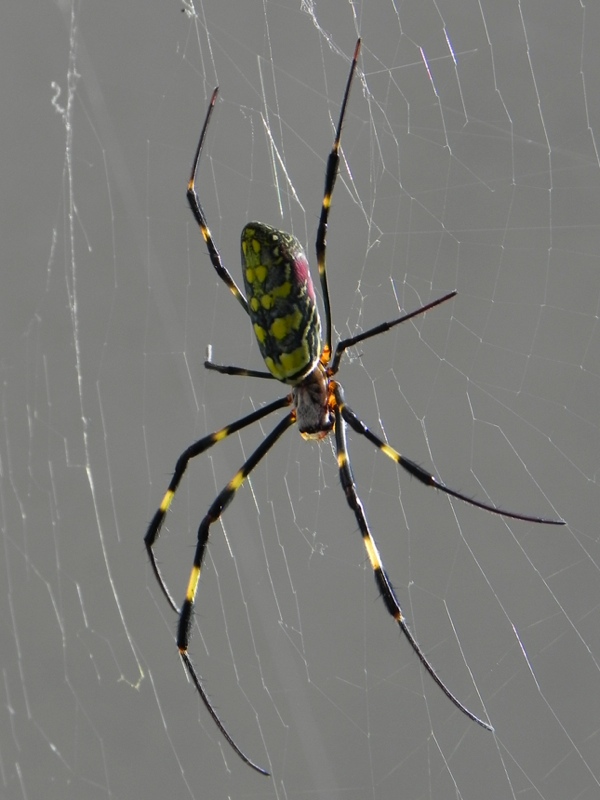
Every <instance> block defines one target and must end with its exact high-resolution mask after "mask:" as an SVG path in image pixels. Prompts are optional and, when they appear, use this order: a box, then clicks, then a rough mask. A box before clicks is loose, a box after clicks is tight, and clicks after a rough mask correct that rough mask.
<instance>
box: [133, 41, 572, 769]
mask: <svg viewBox="0 0 600 800" xmlns="http://www.w3.org/2000/svg"><path fill="white" fill-rule="evenodd" d="M360 45H361V42H360V39H359V40H358V41H357V43H356V47H355V50H354V56H353V58H352V64H351V66H350V74H349V75H348V81H347V83H346V89H345V92H344V97H343V100H342V107H341V110H340V116H339V121H338V125H337V130H336V133H335V139H334V142H333V148H332V150H331V153H330V154H329V158H328V160H327V169H326V172H325V192H324V196H323V204H322V207H321V216H320V220H319V227H318V231H317V239H316V250H317V263H318V266H319V278H320V281H321V292H322V299H323V305H324V309H325V338H324V341H323V338H322V331H321V320H320V317H319V312H318V310H317V304H316V297H315V290H314V286H313V282H312V279H311V276H310V272H309V266H308V261H307V258H306V256H305V254H304V251H303V250H302V247H301V245H300V242H299V241H298V240H297V239H296V238H295V237H294V236H292V235H290V234H289V233H284V232H283V231H279V230H276V229H275V228H271V227H270V226H268V225H264V224H263V223H262V222H250V223H248V224H247V225H246V226H245V227H244V229H243V231H242V271H243V276H244V287H245V290H246V296H245V297H244V295H243V294H242V292H241V291H240V289H239V288H238V286H237V285H236V283H235V281H234V280H233V278H232V277H231V275H230V273H229V271H228V270H227V268H226V267H225V266H224V264H223V262H222V260H221V256H220V254H219V251H218V250H217V247H216V245H215V243H214V241H213V238H212V236H211V234H210V231H209V229H208V225H207V223H206V218H205V216H204V211H203V210H202V206H201V205H200V199H199V197H198V194H197V191H196V177H197V172H198V164H199V162H200V155H201V153H202V147H203V144H204V139H205V136H206V131H207V129H208V124H209V121H210V118H211V115H212V112H213V110H214V107H215V102H216V99H217V93H218V89H215V90H214V92H213V94H212V98H211V101H210V105H209V107H208V112H207V114H206V119H205V120H204V125H203V127H202V132H201V134H200V140H199V142H198V147H197V149H196V154H195V156H194V162H193V166H192V173H191V176H190V180H189V183H188V190H187V198H188V202H189V204H190V207H191V209H192V213H193V215H194V217H195V218H196V221H197V222H198V225H199V226H200V230H201V231H202V235H203V236H204V241H205V242H206V246H207V249H208V253H209V256H210V260H211V262H212V265H213V266H214V268H215V270H216V271H217V274H218V275H219V277H220V278H221V279H222V280H223V281H224V282H225V283H226V284H227V286H228V287H229V289H230V290H231V292H232V294H233V295H234V296H235V297H236V299H237V300H238V302H239V304H240V305H241V306H242V308H243V309H244V311H245V312H246V313H247V314H248V316H249V317H250V321H251V323H252V327H253V329H254V333H255V335H256V338H257V340H258V346H259V348H260V352H261V354H262V357H263V359H264V361H265V364H266V366H267V368H268V372H263V371H257V370H252V369H245V368H243V367H231V366H223V365H220V364H215V363H213V362H212V361H211V360H210V350H209V354H208V360H207V361H206V362H205V364H204V366H205V367H206V368H207V369H210V370H214V371H215V372H221V373H223V374H225V375H238V376H239V375H244V376H247V377H252V378H269V379H276V380H278V381H281V383H284V384H286V385H288V386H289V387H291V388H290V391H289V393H288V394H286V395H285V396H284V397H281V398H280V399H278V400H275V401H274V402H273V403H269V404H268V405H266V406H264V407H263V408H259V409H258V410H257V411H254V412H253V413H252V414H248V416H246V417H243V418H242V419H238V420H236V421H235V422H232V423H230V424H229V425H226V426H225V427H224V428H221V429H220V430H218V431H215V432H214V433H211V434H210V435H209V436H205V437H203V438H202V439H199V440H198V441H197V442H194V444H192V445H190V446H189V447H188V448H187V450H185V451H184V452H183V453H182V454H181V455H180V457H179V458H178V460H177V464H176V466H175V472H174V475H173V477H172V479H171V482H170V484H169V488H168V489H167V492H166V494H165V496H164V497H163V499H162V502H161V504H160V507H159V508H158V510H157V512H156V514H155V515H154V518H153V519H152V522H151V523H150V526H149V528H148V532H147V533H146V536H145V543H146V549H147V551H148V555H149V557H150V563H151V565H152V569H153V571H154V574H155V575H156V579H157V580H158V583H159V585H160V588H161V589H162V591H163V594H164V595H165V597H166V598H167V600H168V602H169V604H170V605H171V607H172V608H173V610H174V611H175V612H176V613H177V614H178V615H179V626H178V632H177V647H178V648H179V654H180V656H181V658H182V660H183V663H184V664H185V667H186V669H187V671H188V673H189V675H190V677H191V679H192V681H193V683H194V684H195V686H196V689H197V690H198V692H199V694H200V697H201V698H202V701H203V702H204V705H205V706H206V708H207V709H208V712H209V713H210V715H211V717H212V718H213V720H214V721H215V723H216V725H217V727H218V728H219V730H220V731H221V733H222V734H223V736H224V737H225V739H226V740H227V741H228V742H229V744H230V745H231V747H232V748H233V749H234V750H235V752H236V753H237V754H238V755H239V756H240V758H242V759H243V761H245V762H246V763H247V764H249V765H250V766H251V767H252V768H253V769H255V770H256V771H257V772H260V773H262V774H264V775H268V774H269V773H268V772H267V771H266V770H264V769H262V768H261V767H259V766H258V765H257V764H255V763H254V762H253V761H251V760H250V759H249V758H248V757H247V756H246V755H245V753H244V752H243V751H242V750H241V749H240V748H239V747H238V746H237V744H236V743H235V742H234V740H233V739H232V737H231V735H230V734H229V733H228V731H227V730H226V729H225V727H224V725H223V723H222V722H221V720H220V719H219V716H218V715H217V713H216V711H215V709H214V708H213V706H212V705H211V703H210V700H209V699H208V697H207V695H206V692H205V691H204V688H203V686H202V684H201V682H200V678H199V677H198V674H197V672H196V670H195V668H194V666H193V664H192V662H191V660H190V657H189V655H188V646H189V640H190V634H191V628H192V618H193V611H194V602H195V598H196V592H197V589H198V582H199V580H200V570H201V568H202V563H203V560H204V554H205V552H206V546H207V544H208V537H209V532H210V526H211V525H212V524H213V523H214V522H216V521H217V520H218V519H219V518H220V517H221V514H222V513H223V511H224V510H225V509H226V508H227V506H228V505H229V504H230V503H231V501H232V500H233V498H234V496H235V494H236V492H237V491H238V489H239V488H240V486H241V485H242V484H243V483H244V481H245V479H246V478H247V477H248V475H249V474H250V473H251V472H252V470H253V469H254V467H256V465H257V464H258V463H259V462H260V461H261V460H262V459H263V458H264V456H265V455H266V454H267V453H268V452H269V450H270V449H271V448H272V447H273V445H274V444H275V442H276V441H277V440H278V439H279V438H280V437H281V436H282V435H283V434H284V433H285V431H287V429H288V428H290V427H291V426H292V425H294V424H296V425H297V426H298V430H299V431H300V433H301V435H302V436H303V437H304V438H305V439H323V438H325V437H326V436H328V434H330V433H331V432H332V431H333V432H334V435H335V449H336V453H337V462H338V467H339V473H340V480H341V483H342V487H343V489H344V492H345V494H346V500H347V501H348V505H349V506H350V508H351V509H352V511H353V513H354V516H355V518H356V522H357V523H358V527H359V530H360V532H361V535H362V538H363V543H364V546H365V549H366V551H367V556H368V558H369V562H370V564H371V567H372V568H373V573H374V575H375V581H376V583H377V587H378V589H379V592H380V594H381V597H382V599H383V602H384V604H385V607H386V609H387V610H388V612H389V613H390V614H391V615H392V617H393V618H394V619H395V620H396V622H397V623H398V625H399V626H400V629H401V631H402V633H403V634H404V636H405V637H406V638H407V639H408V642H409V643H410V646H411V647H412V649H413V650H414V651H415V653H416V654H417V656H418V657H419V659H420V661H421V663H422V664H423V666H424V667H425V669H426V670H427V672H428V673H429V674H430V675H431V677H432V678H433V680H434V681H435V682H436V683H437V685H438V686H439V687H440V689H441V690H442V691H443V692H444V694H445V695H446V697H448V699H449V700H450V701H451V702H452V703H454V705H455V706H456V707H457V708H458V709H460V711H462V712H463V714H466V716H467V717H469V718H470V719H472V720H473V721H474V722H476V723H477V724H478V725H481V727H483V728H486V729H487V730H493V728H492V726H491V725H489V724H488V723H487V722H484V721H483V720H482V719H480V718H479V717H478V716H476V715H475V714H474V713H473V712H472V711H469V709H468V708H466V707H465V706H464V705H463V704H462V703H461V702H460V700H458V698H457V697H455V695H454V694H452V692H451V691H450V689H448V687H447V686H446V685H445V684H444V682H443V681H442V679H441V678H440V677H439V676H438V674H437V673H436V671H435V669H434V668H433V666H432V665H431V664H430V662H429V660H428V659H427V656H426V655H425V653H424V652H423V651H422V650H421V648H420V646H419V644H418V642H417V641H416V639H415V637H414V636H413V634H412V633H411V630H410V628H409V627H408V625H407V623H406V620H405V618H404V615H403V614H402V609H401V607H400V603H399V601H398V598H397V597H396V593H395V592H394V589H393V587H392V584H391V582H390V580H389V578H388V576H387V573H386V571H385V569H384V567H383V563H382V561H381V557H380V555H379V551H378V549H377V546H376V544H375V541H374V539H373V537H372V535H371V532H370V530H369V526H368V523H367V519H366V517H365V512H364V509H363V505H362V503H361V501H360V498H359V496H358V493H357V490H356V485H355V482H354V477H353V474H352V468H351V464H350V458H349V455H348V447H347V444H346V425H349V426H350V427H351V428H352V429H353V430H354V431H355V432H356V433H358V434H360V436H364V437H365V438H366V439H368V441H370V442H371V443H372V444H373V445H375V447H377V448H378V449H379V450H380V451H381V452H382V453H384V454H385V455H386V456H388V458H391V459H392V461H395V462H396V464H398V465H399V466H400V467H402V468H403V469H405V470H406V471H407V472H409V473H410V474H411V475H412V476H413V477H414V478H416V479H417V480H418V481H420V482H421V483H423V484H425V486H432V487H433V488H435V489H438V490H439V491H442V492H445V493H446V494H448V495H451V496H452V497H456V498H458V499H459V500H462V501H463V502H465V503H470V504H471V505H473V506H477V507H478V508H481V509H484V510H485V511H489V512H490V513H492V514H500V515H502V516H504V517H512V518H513V519H519V520H524V521H526V522H538V523H546V524H548V525H564V522H563V521H562V520H556V519H542V518H540V517H535V516H530V515H528V514H518V513H516V512H512V511H506V510H503V509H500V508H496V507H495V506H491V505H488V504H486V503H482V502H479V501H478V500H474V499H473V498H471V497H468V496H467V495H464V494H461V493H460V492H457V491H455V490H454V489H450V488H449V487H448V486H446V485H445V484H444V483H442V482H441V481H439V480H438V479H437V478H435V477H434V476H433V475H431V474H430V473H429V472H427V471H426V470H425V469H423V468H422V467H420V466H419V465H418V464H417V463H415V462H414V461H411V460H410V459H408V458H406V457H405V456H403V455H401V454H400V453H399V452H398V451H397V450H395V449H394V448H393V447H392V446H391V445H389V444H388V443H387V442H385V441H384V440H383V439H380V438H379V437H378V436H376V435H375V434H374V433H373V432H372V431H370V430H369V429H368V428H367V426H366V425H365V424H364V423H363V422H362V421H361V420H360V419H359V418H358V417H357V416H356V414H355V413H354V411H352V409H351V408H350V407H349V406H348V405H347V404H346V400H345V398H344V392H343V390H342V387H341V385H340V384H339V383H338V382H337V380H334V376H335V375H336V374H337V372H338V370H339V366H340V361H341V359H342V356H343V355H344V352H345V351H346V350H347V349H348V348H349V347H352V346H353V345H356V344H358V343H359V342H364V341H366V340H367V339H372V338H373V337H374V336H378V335H379V334H381V333H385V332H386V331H389V330H390V328H393V327H395V326H396V325H400V323H402V322H406V321H407V320H409V319H412V318H413V317H415V316H417V315H420V314H424V313H425V312H426V311H429V310H430V309H431V308H434V307H435V306H438V305H440V304H441V303H444V302H446V301H447V300H450V299H451V298H452V297H454V296H455V294H456V292H449V293H448V294H446V295H444V296H443V297H440V298H438V299H437V300H433V301H432V302H431V303H427V304H426V305H424V306H422V307H421V308H418V309H416V310H415V311H411V312H410V313H409V314H404V315H403V316H401V317H398V318H397V319H393V320H390V321H388V322H382V323H380V324H379V325H376V326H375V327H373V328H369V330H366V331H363V333H359V334H357V335H356V336H351V337H350V338H348V339H342V340H341V341H339V342H338V343H337V345H336V347H335V351H334V352H333V357H332V349H331V308H330V303H329V290H328V288H327V269H326V263H325V254H326V241H325V237H326V232H327V222H328V218H329V210H330V208H331V196H332V193H333V188H334V185H335V180H336V177H337V174H338V166H339V160H340V156H339V150H340V139H341V134H342V124H343V121H344V115H345V113H346V105H347V103H348V97H349V94H350V86H351V84H352V78H353V76H354V73H355V70H356V63H357V60H358V56H359V53H360ZM282 408H288V409H289V411H288V412H287V414H286V415H285V417H284V418H283V419H282V420H281V421H280V422H278V424H277V425H276V426H275V428H273V430H272V431H271V432H270V433H269V435H268V436H267V437H266V438H265V439H264V440H263V441H262V442H261V444H260V445H259V446H258V447H257V448H256V450H255V451H254V452H253V453H252V455H251V456H250V457H249V458H248V459H247V460H246V462H245V463H244V464H243V465H242V467H241V468H240V469H239V470H238V471H237V472H236V473H235V475H234V476H233V478H232V479H231V480H230V481H229V483H228V484H227V485H226V486H225V487H224V489H223V490H222V491H221V492H220V493H219V495H218V496H217V498H216V499H215V500H214V502H213V503H212V505H211V506H210V508H209V509H208V512H207V513H206V516H205V517H204V518H203V520H202V522H201V523H200V527H199V529H198V542H197V544H196V553H195V556H194V565H193V567H192V571H191V574H190V578H189V581H188V585H187V590H186V593H185V600H184V601H183V605H182V607H181V610H180V609H179V608H178V607H177V605H176V603H175V601H174V600H173V598H172V597H171V594H170V592H169V590H168V588H167V586H166V584H165V582H164V580H163V578H162V575H161V573H160V570H159V568H158V564H157V561H156V557H155V554H154V545H155V543H156V540H157V538H158V536H159V533H160V530H161V526H162V523H163V521H164V519H165V515H166V513H167V511H168V510H169V508H170V506H171V503H172V501H173V497H174V496H175V492H176V490H177V487H178V486H179V483H180V481H181V479H182V477H183V475H184V473H185V470H186V469H187V466H188V463H189V462H190V460H191V459H192V458H195V457H196V456H199V455H200V454H201V453H204V452H205V451H206V450H208V449H209V448H210V447H212V446H213V445H214V444H217V443H218V442H222V441H223V440H224V439H226V438H227V437H228V436H230V435H231V434H232V433H236V432H237V431H239V430H242V428H246V427H247V426H248V425H251V424H253V423H254V422H258V421H259V420H261V419H263V418H264V417H267V416H269V415H270V414H272V413H273V412H275V411H279V410H280V409H282Z"/></svg>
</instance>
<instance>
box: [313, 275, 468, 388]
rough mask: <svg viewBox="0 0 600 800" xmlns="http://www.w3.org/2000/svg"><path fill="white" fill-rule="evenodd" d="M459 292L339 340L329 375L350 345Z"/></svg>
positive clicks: (427, 309) (368, 337)
mask: <svg viewBox="0 0 600 800" xmlns="http://www.w3.org/2000/svg"><path fill="white" fill-rule="evenodd" d="M456 294H457V292H456V291H454V292H448V294H445V295H444V296H443V297H438V298H437V300H433V301H432V302H431V303H427V304H426V305H424V306H421V308H417V309H416V310H415V311H411V312H410V313H409V314H404V315H403V316H401V317H398V319H392V320H389V321H388V322H381V323H380V324H379V325H375V327H373V328H369V330H367V331H363V332H362V333H359V334H358V335H357V336H351V337H350V338H349V339H342V340H341V341H339V342H338V343H337V345H336V348H335V353H334V355H333V361H332V362H331V367H330V368H329V369H328V374H329V375H335V374H336V372H337V371H338V369H339V368H340V361H341V359H342V356H343V355H344V353H345V352H346V350H347V349H348V348H349V347H353V346H354V345H355V344H358V343H359V342H364V341H365V339H371V338H372V337H373V336H379V334H380V333H386V331H389V330H391V329H392V328H395V327H396V325H400V323H401V322H406V321H407V320H409V319H412V318H413V317H417V316H419V315H420V314H424V313H425V312H426V311H429V310H430V309H432V308H435V307H436V306H439V305H440V304H441V303H445V302H446V300H451V299H452V298H453V297H455V296H456Z"/></svg>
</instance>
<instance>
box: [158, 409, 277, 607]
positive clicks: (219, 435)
mask: <svg viewBox="0 0 600 800" xmlns="http://www.w3.org/2000/svg"><path fill="white" fill-rule="evenodd" d="M291 402H292V398H291V396H290V395H288V396H286V397H282V398H280V399H279V400H276V401H275V402H274V403H270V404H269V405H268V406H265V407H264V408H259V409H258V410H257V411H253V412H252V414H248V416H246V417H242V419H238V420H237V421H236V422H232V423H231V424H230V425H226V426H225V427H224V428H221V430H219V431H215V432H214V433H211V434H209V435H208V436H204V437H203V438H202V439H198V441H197V442H194V444H192V445H190V446H189V447H188V448H187V449H186V450H184V451H183V453H182V454H181V455H180V456H179V458H178V459H177V464H176V465H175V471H174V473H173V477H172V478H171V482H170V483H169V488H168V489H167V491H166V494H165V496H164V497H163V499H162V502H161V504H160V506H159V507H158V510H157V511H156V514H155V515H154V517H153V518H152V522H151V523H150V525H149V526H148V531H147V532H146V535H145V537H144V542H145V544H146V551H147V552H148V556H149V558H150V564H151V566H152V570H153V572H154V575H155V576H156V580H157V581H158V585H159V586H160V588H161V589H162V592H163V594H164V596H165V597H166V598H167V600H168V602H169V605H170V606H171V608H172V609H173V610H174V611H175V613H177V614H179V608H178V607H177V604H176V603H175V601H174V600H173V598H172V597H171V594H170V592H169V590H168V589H167V586H166V584H165V582H164V580H163V577H162V575H161V574H160V570H159V568H158V563H157V561H156V556H155V555H154V549H153V548H154V545H155V543H156V540H157V539H158V537H159V535H160V529H161V527H162V524H163V522H164V519H165V516H166V514H167V511H168V510H169V508H170V506H171V503H172V502H173V497H174V496H175V492H176V491H177V487H178V486H179V483H180V481H181V479H182V477H183V475H184V473H185V471H186V469H187V466H188V464H189V462H190V460H191V459H192V458H195V457H196V456H199V455H200V454H201V453H204V451H205V450H208V449H209V448H210V447H212V446H213V445H214V444H217V443H218V442H222V441H223V440H224V439H226V438H227V437H228V436H230V435H231V434H232V433H235V432H236V431H239V430H241V429H242V428H245V427H247V426H248V425H252V423H253V422H258V420H260V419H263V417H267V416H268V415H269V414H272V413H273V412H274V411H278V410H279V409H280V408H285V407H286V406H289V405H290V404H291Z"/></svg>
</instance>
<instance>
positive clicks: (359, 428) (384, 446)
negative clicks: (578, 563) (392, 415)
mask: <svg viewBox="0 0 600 800" xmlns="http://www.w3.org/2000/svg"><path fill="white" fill-rule="evenodd" d="M340 413H341V415H342V417H343V418H344V419H345V420H346V422H347V423H348V425H350V427H351V428H353V429H354V430H355V431H356V432H357V433H360V434H361V436H364V437H365V438H366V439H368V440H369V441H370V442H371V443H372V444H374V445H375V447H377V449H378V450H381V452H382V453H385V455H386V456H387V457H388V458H391V459H392V461H395V462H396V464H398V465H399V466H400V467H402V468H403V469H405V470H406V471H407V472H408V473H410V474H411V475H412V476H413V478H416V479H417V480H418V481H420V482H421V483H422V484H424V485H425V486H431V487H433V488H434V489H439V491H440V492H444V493H445V494H449V495H450V496H451V497H456V498H457V499H458V500H462V502H463V503H468V504H469V505H471V506H475V507H476V508H481V509H483V510H484V511H489V512H490V514H499V515H500V516H501V517H509V518H511V519H520V520H522V521H523V522H535V523H539V524H543V525H565V524H566V523H565V521H564V520H562V519H546V518H545V517H537V516H533V515H531V514H520V513H518V512H516V511H508V510H507V509H505V508H497V507H496V506H492V505H488V503H482V502H481V501H480V500H475V499H474V498H472V497H469V496H468V495H466V494H462V493H461V492H457V491H456V489H451V488H450V487H449V486H446V485H445V484H444V483H442V482H441V481H438V479H437V478H435V477H434V476H433V475H432V474H431V473H430V472H427V470H425V469H423V467H421V466H419V464H417V463H416V462H415V461H411V459H410V458H406V457H405V456H403V455H402V454H401V453H399V452H398V451H397V450H394V448H393V447H391V445H389V444H388V443H387V442H384V441H383V439H380V438H379V436H376V435H375V434H374V433H373V432H372V431H370V430H369V429H368V428H367V426H366V425H365V423H364V422H363V421H362V420H361V419H359V418H358V417H357V416H356V414H355V413H354V411H352V409H351V408H349V407H348V406H347V405H346V404H345V403H344V400H343V393H342V392H340Z"/></svg>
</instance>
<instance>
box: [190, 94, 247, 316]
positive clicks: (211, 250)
mask: <svg viewBox="0 0 600 800" xmlns="http://www.w3.org/2000/svg"><path fill="white" fill-rule="evenodd" d="M218 94H219V88H218V87H217V88H216V89H215V90H214V91H213V93H212V97H211V99H210V104H209V106H208V111H207V112H206V117H205V119H204V125H203V126H202V132H201V133H200V139H199V141H198V147H197V148H196V154H195V156H194V163H193V164H192V173H191V175H190V180H189V183H188V189H187V199H188V203H189V204H190V208H191V209H192V214H193V215H194V219H195V220H196V222H197V223H198V225H199V226H200V230H201V231H202V236H203V237H204V241H205V242H206V248H207V250H208V254H209V256H210V260H211V262H212V265H213V267H214V268H215V270H216V272H217V275H218V276H219V278H221V280H222V281H223V282H224V283H225V284H226V285H227V286H228V287H229V289H230V290H231V293H232V294H233V296H234V297H235V298H236V299H237V300H238V302H239V303H240V305H241V306H242V308H243V309H244V311H245V312H246V314H247V313H248V303H247V302H246V298H245V297H244V295H243V294H242V292H241V291H240V289H239V287H238V285H237V283H236V282H235V281H234V280H233V278H232V277H231V274H230V273H229V270H228V269H227V267H226V266H225V265H224V264H223V262H222V260H221V254H220V253H219V251H218V250H217V246H216V244H215V243H214V240H213V238H212V235H211V232H210V230H209V229H208V224H207V222H206V217H205V215H204V211H203V210H202V206H201V205H200V198H199V197H198V192H197V191H196V176H197V173H198V164H199V163H200V156H201V155H202V147H203V145H204V139H205V138H206V131H207V130H208V123H209V122H210V118H211V115H212V112H213V109H214V107H215V103H216V101H217V96H218Z"/></svg>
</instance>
